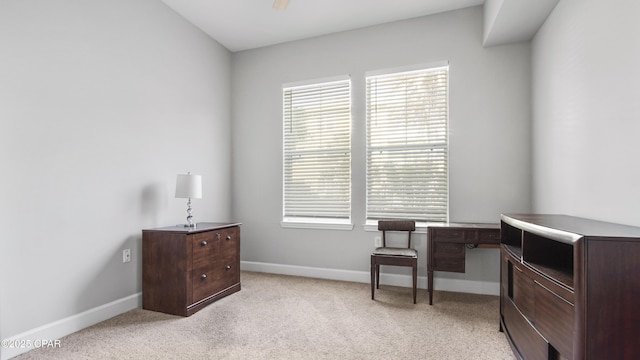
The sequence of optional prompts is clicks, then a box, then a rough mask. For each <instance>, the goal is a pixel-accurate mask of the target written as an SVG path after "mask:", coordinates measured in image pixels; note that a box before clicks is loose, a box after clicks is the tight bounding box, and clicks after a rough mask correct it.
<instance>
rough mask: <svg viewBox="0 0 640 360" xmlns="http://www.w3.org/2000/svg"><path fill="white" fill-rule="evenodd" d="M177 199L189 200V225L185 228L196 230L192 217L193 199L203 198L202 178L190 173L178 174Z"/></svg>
mask: <svg viewBox="0 0 640 360" xmlns="http://www.w3.org/2000/svg"><path fill="white" fill-rule="evenodd" d="M176 198H181V199H189V200H187V224H186V225H185V227H190V228H195V227H196V224H194V223H193V216H192V215H191V199H201V198H202V176H200V175H192V174H191V173H190V172H189V173H186V174H178V177H177V178H176Z"/></svg>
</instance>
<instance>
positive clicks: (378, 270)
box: [376, 264, 380, 289]
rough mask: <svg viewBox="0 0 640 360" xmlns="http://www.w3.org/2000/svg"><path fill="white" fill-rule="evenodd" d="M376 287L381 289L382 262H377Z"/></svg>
mask: <svg viewBox="0 0 640 360" xmlns="http://www.w3.org/2000/svg"><path fill="white" fill-rule="evenodd" d="M376 289H380V264H376Z"/></svg>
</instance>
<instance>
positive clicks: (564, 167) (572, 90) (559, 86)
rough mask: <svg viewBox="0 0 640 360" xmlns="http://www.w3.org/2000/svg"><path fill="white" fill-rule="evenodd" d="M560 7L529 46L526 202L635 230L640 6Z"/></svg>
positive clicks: (567, 3) (599, 1)
mask: <svg viewBox="0 0 640 360" xmlns="http://www.w3.org/2000/svg"><path fill="white" fill-rule="evenodd" d="M614 3H615V4H616V6H613V3H612V2H611V1H606V0H591V1H583V0H562V1H560V2H559V3H558V5H557V7H556V8H555V10H554V11H553V13H552V14H551V16H550V17H549V18H548V19H547V21H546V23H545V24H544V26H543V27H542V28H541V30H540V31H539V32H538V34H537V35H536V37H535V38H534V40H533V42H532V47H533V56H532V68H533V89H534V91H533V139H534V142H533V159H534V160H533V175H534V182H533V194H534V197H533V200H534V201H533V202H534V210H535V211H537V212H542V213H563V214H569V215H577V216H583V217H589V218H595V219H600V220H606V221H612V222H618V223H624V224H630V225H636V226H638V225H640V186H638V184H640V142H638V134H640V101H638V96H640V67H639V66H638V65H639V64H640V23H638V19H637V18H638V14H640V3H638V2H634V1H617V2H614Z"/></svg>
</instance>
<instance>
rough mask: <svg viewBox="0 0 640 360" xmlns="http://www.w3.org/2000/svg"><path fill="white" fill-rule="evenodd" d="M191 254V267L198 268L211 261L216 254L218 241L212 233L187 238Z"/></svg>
mask: <svg viewBox="0 0 640 360" xmlns="http://www.w3.org/2000/svg"><path fill="white" fill-rule="evenodd" d="M189 239H190V241H191V249H192V252H193V267H194V268H196V267H200V266H202V265H203V264H206V263H208V262H210V261H211V259H213V258H214V257H215V256H216V254H217V253H218V251H219V250H218V246H219V245H218V243H219V241H218V239H217V237H216V235H215V233H214V232H213V231H207V232H203V233H199V234H193V235H190V236H189Z"/></svg>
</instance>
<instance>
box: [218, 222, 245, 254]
mask: <svg viewBox="0 0 640 360" xmlns="http://www.w3.org/2000/svg"><path fill="white" fill-rule="evenodd" d="M239 241H240V231H239V230H238V228H231V229H224V230H223V231H220V256H231V255H236V254H237V253H238V252H239V251H240V248H239V245H240V243H239Z"/></svg>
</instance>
